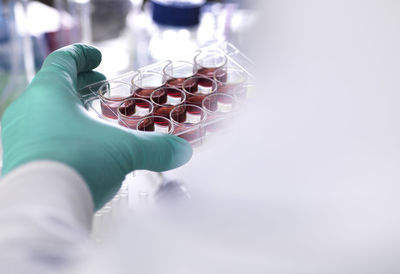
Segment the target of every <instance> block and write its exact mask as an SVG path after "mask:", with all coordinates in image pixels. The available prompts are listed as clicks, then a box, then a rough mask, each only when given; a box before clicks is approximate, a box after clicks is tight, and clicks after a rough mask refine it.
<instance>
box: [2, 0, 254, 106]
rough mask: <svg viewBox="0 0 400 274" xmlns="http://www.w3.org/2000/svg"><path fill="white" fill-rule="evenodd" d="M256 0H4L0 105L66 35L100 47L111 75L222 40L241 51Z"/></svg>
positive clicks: (18, 90) (65, 42)
mask: <svg viewBox="0 0 400 274" xmlns="http://www.w3.org/2000/svg"><path fill="white" fill-rule="evenodd" d="M255 1H256V0H225V1H224V0H220V1H205V0H42V1H28V0H19V1H17V0H14V1H13V0H2V1H1V2H0V113H3V111H4V109H5V107H6V106H7V105H8V104H9V103H10V102H12V100H14V99H15V98H16V97H17V96H18V95H19V94H20V93H21V92H22V91H23V90H24V87H25V86H26V85H27V84H28V83H29V81H30V80H31V79H32V78H33V76H34V74H35V72H36V71H37V70H38V69H39V68H40V66H41V64H42V62H43V60H44V58H45V57H46V56H47V55H48V54H49V53H50V52H52V51H53V50H56V49H58V48H60V47H63V46H65V45H68V44H71V43H77V42H82V43H89V44H92V45H94V46H96V47H98V48H99V49H100V50H101V51H102V53H103V61H102V64H101V65H100V67H99V68H98V69H97V70H98V71H100V72H102V73H103V74H105V75H106V76H107V78H112V77H115V76H117V75H120V74H122V73H124V72H127V71H131V70H134V69H137V68H139V67H143V66H146V65H149V64H152V63H154V62H157V61H161V60H166V59H175V58H178V57H179V56H182V55H183V54H190V53H191V52H193V51H195V50H196V49H197V48H199V47H202V46H206V45H210V44H213V43H219V42H224V41H228V42H231V43H232V44H234V45H235V46H236V47H238V48H239V49H241V50H242V51H245V49H246V41H247V40H248V39H247V37H248V35H249V33H250V30H251V29H252V28H253V27H254V25H255V22H256V20H257V12H256V10H255V8H254V2H255Z"/></svg>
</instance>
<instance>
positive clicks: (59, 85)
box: [27, 44, 101, 95]
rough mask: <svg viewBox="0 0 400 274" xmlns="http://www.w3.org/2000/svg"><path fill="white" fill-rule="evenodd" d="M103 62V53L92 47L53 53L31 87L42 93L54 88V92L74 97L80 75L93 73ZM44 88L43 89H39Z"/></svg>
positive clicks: (80, 47)
mask: <svg viewBox="0 0 400 274" xmlns="http://www.w3.org/2000/svg"><path fill="white" fill-rule="evenodd" d="M100 62H101V53H100V51H99V50H97V49H96V48H94V47H92V46H88V45H83V44H74V45H71V46H67V47H64V48H61V49H59V50H56V51H54V52H52V53H51V54H50V55H49V56H48V57H47V58H46V60H45V61H44V63H43V66H42V68H41V69H40V71H39V72H38V73H37V74H36V76H35V78H34V79H33V80H32V83H31V84H30V85H29V87H28V88H27V93H29V92H30V90H31V87H35V89H34V90H36V91H40V90H44V89H46V87H50V86H51V87H52V89H53V91H58V92H62V93H64V94H65V93H67V92H69V93H70V94H72V95H74V94H75V90H74V89H76V88H77V85H78V73H80V72H86V71H91V70H92V69H94V68H95V67H97V66H98V65H99V64H100ZM40 86H42V87H43V89H41V88H38V87H40Z"/></svg>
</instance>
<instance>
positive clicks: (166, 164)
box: [118, 131, 193, 172]
mask: <svg viewBox="0 0 400 274" xmlns="http://www.w3.org/2000/svg"><path fill="white" fill-rule="evenodd" d="M125 137H126V140H125V141H122V142H121V140H118V145H119V146H120V149H121V150H120V151H122V152H123V155H124V157H125V161H124V162H125V163H128V165H126V166H125V167H124V168H125V170H126V172H130V171H132V170H134V169H146V170H151V171H165V170H170V169H174V168H177V167H180V166H182V165H183V164H185V163H186V162H188V161H189V160H190V158H191V157H192V153H193V150H192V146H191V145H190V144H189V143H188V142H187V141H185V140H184V139H182V138H179V137H176V136H173V135H168V134H161V133H149V132H147V133H146V132H140V131H138V132H135V133H131V132H126V136H125Z"/></svg>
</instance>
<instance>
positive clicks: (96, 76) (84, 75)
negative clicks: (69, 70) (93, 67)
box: [77, 71, 106, 96]
mask: <svg viewBox="0 0 400 274" xmlns="http://www.w3.org/2000/svg"><path fill="white" fill-rule="evenodd" d="M104 80H106V77H105V76H104V75H103V74H102V73H100V72H97V71H87V72H81V73H79V74H78V84H77V87H78V88H77V91H78V94H80V95H82V96H84V95H88V94H92V92H91V90H90V89H89V88H88V87H87V86H88V85H91V84H94V83H96V82H101V81H104Z"/></svg>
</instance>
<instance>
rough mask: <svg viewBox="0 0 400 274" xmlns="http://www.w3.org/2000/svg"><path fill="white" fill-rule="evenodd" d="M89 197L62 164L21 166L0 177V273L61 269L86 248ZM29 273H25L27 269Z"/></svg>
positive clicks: (90, 208)
mask: <svg viewBox="0 0 400 274" xmlns="http://www.w3.org/2000/svg"><path fill="white" fill-rule="evenodd" d="M93 210H94V208H93V202H92V197H91V194H90V192H89V189H88V187H87V186H86V184H85V182H84V180H83V179H82V177H81V176H80V175H79V174H78V173H77V172H76V171H74V170H73V169H72V168H70V167H68V166H67V165H65V164H62V163H58V162H54V161H37V162H32V163H28V164H25V165H23V166H21V167H18V168H17V169H15V170H13V171H12V172H10V173H9V174H7V175H6V176H5V177H4V178H2V179H1V181H0V273H7V274H15V273H18V274H20V273H24V274H26V273H30V274H32V273H33V274H36V273H41V274H43V273H61V272H63V271H65V270H66V268H68V267H71V266H73V265H74V264H76V263H78V262H77V261H79V260H78V258H83V257H84V256H83V255H84V254H85V253H86V250H87V249H88V247H89V246H90V244H89V243H90V241H89V239H90V237H89V232H90V226H91V219H92V214H93ZM27 271H28V272H27Z"/></svg>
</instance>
